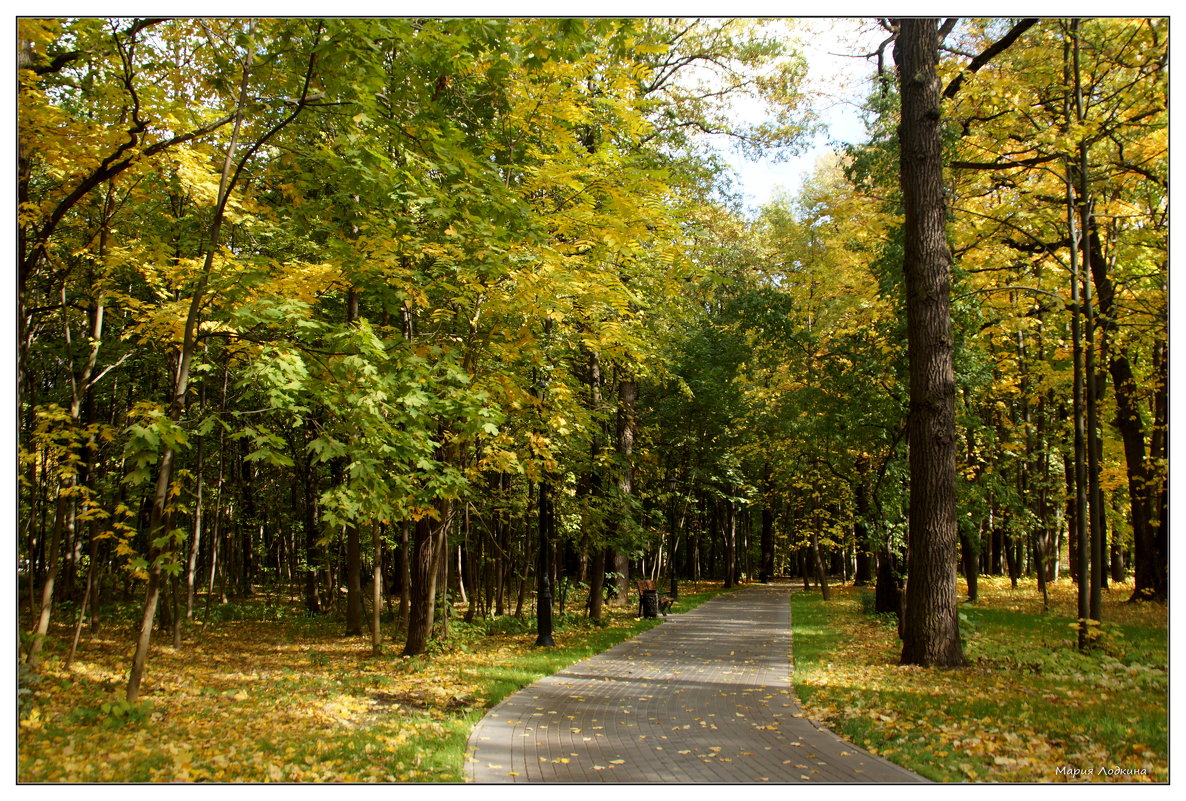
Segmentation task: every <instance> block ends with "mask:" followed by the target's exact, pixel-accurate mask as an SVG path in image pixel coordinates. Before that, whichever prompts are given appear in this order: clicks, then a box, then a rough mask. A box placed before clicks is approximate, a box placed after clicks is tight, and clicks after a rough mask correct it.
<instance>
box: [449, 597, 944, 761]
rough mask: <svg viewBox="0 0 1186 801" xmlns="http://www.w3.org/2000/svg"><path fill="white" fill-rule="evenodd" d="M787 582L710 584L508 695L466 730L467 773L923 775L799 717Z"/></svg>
mask: <svg viewBox="0 0 1186 801" xmlns="http://www.w3.org/2000/svg"><path fill="white" fill-rule="evenodd" d="M789 593H790V587H789V586H787V585H781V586H780V585H773V586H763V587H751V588H747V589H743V590H739V591H737V592H733V593H729V594H726V595H722V596H719V597H717V598H714V599H713V600H711V601H709V602H708V603H705V604H702V605H701V606H699V607H697V608H696V609H693V610H692V611H690V612H686V613H684V614H681V615H672V616H671V617H670V618H668V619H667V620H665V621H664V622H663V624H662V625H660V626H656V627H655V628H653V629H651V630H649V631H646V632H644V633H642V634H640V635H638V636H637V637H635V638H633V639H631V640H627V641H626V642H623V643H621V644H619V645H617V646H615V647H613V648H611V649H610V650H608V651H606V652H604V653H602V654H599V655H597V656H594V657H592V658H590V659H586V660H584V661H583V662H578V663H577V664H575V665H572V666H570V667H568V668H566V669H565V670H562V671H560V672H559V673H557V674H555V675H553V676H549V677H547V678H544V679H541V680H540V681H537V682H536V683H534V684H532V685H530V686H528V687H525V688H524V689H522V690H520V691H519V692H517V693H515V694H513V695H511V696H508V697H507V698H505V699H504V700H503V701H502V702H501V703H500V704H498V705H497V706H495V707H494V708H493V709H491V710H490V712H488V713H487V714H486V716H485V717H484V718H483V719H482V720H481V721H480V722H479V723H478V725H477V726H476V727H475V728H474V730H473V732H472V733H471V734H470V738H469V756H468V759H467V764H466V777H467V779H468V780H469V781H472V782H481V783H495V782H579V783H590V782H622V783H643V782H646V783H651V782H661V783H726V784H741V783H757V782H771V783H780V782H815V783H838V782H845V783H848V782H866V783H906V782H919V781H923V779H922V778H921V777H920V776H918V775H916V774H914V773H911V772H909V771H907V770H905V769H904V768H900V767H898V766H897V765H894V764H892V763H890V762H887V761H885V760H884V759H881V758H879V757H876V756H873V755H872V754H870V753H868V752H867V751H863V750H861V749H860V748H857V747H856V746H854V745H851V744H849V743H846V742H844V741H843V740H841V739H839V738H838V737H836V736H835V735H834V734H832V733H831V732H830V731H828V730H826V729H820V728H818V727H817V726H815V725H813V724H812V723H811V722H810V721H808V720H807V719H806V718H804V717H801V713H800V712H799V706H798V703H797V701H796V700H795V694H794V690H793V689H792V687H791V684H790V678H789V677H790V650H791V632H790V622H791V621H790V603H789V597H788V595H789Z"/></svg>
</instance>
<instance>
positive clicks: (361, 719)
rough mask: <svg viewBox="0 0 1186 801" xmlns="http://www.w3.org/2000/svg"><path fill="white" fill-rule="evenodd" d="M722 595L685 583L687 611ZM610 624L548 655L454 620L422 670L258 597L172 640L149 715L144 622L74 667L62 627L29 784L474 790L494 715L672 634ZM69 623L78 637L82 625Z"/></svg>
mask: <svg viewBox="0 0 1186 801" xmlns="http://www.w3.org/2000/svg"><path fill="white" fill-rule="evenodd" d="M717 587H719V585H718V584H715V583H714V584H711V585H710V584H708V583H703V584H700V585H696V586H694V585H692V584H691V583H690V582H689V583H685V584H684V585H683V587H682V589H681V600H680V601H679V602H678V603H677V604H676V607H675V610H674V611H677V612H678V611H685V610H687V609H690V608H692V607H693V606H695V605H697V604H698V603H701V602H703V601H704V600H707V599H708V598H710V597H713V596H714V595H716V594H719V589H716V588H717ZM199 608H200V607H199ZM570 608H572V605H570ZM606 611H607V614H606V615H605V619H604V621H603V625H600V626H599V625H596V624H593V623H591V622H589V621H588V620H587V619H586V618H585V617H584V616H583V615H580V614H575V613H572V612H567V613H560V614H557V615H556V619H555V622H556V634H555V639H556V642H557V647H555V648H547V649H541V648H537V647H535V646H534V641H535V634H534V633H533V632H534V621H533V620H532V619H530V618H529V619H527V620H518V619H516V618H513V617H509V616H503V617H498V618H494V619H492V620H489V621H485V622H483V623H481V624H479V623H477V622H475V623H474V624H470V625H467V624H465V623H464V622H463V621H461V620H459V619H452V620H450V621H449V636H448V638H447V640H444V641H443V642H439V643H436V644H434V647H433V649H432V651H431V652H430V653H428V654H424V655H421V656H416V657H401V656H400V655H399V654H400V651H401V647H402V642H394V641H392V640H391V639H390V635H388V637H387V639H386V641H385V643H384V654H383V655H382V656H378V657H375V656H372V655H371V646H370V635H369V632H368V633H367V634H366V635H364V636H355V637H346V636H343V635H342V621H341V619H340V618H338V617H335V616H333V615H326V616H318V617H308V616H306V615H305V614H304V613H303V610H302V608H301V606H300V604H299V603H298V602H297V601H295V600H291V599H282V598H277V597H276V596H274V595H270V594H259V595H257V596H255V597H254V598H253V599H251V600H250V601H246V602H238V603H231V604H226V605H214V606H213V607H212V614H211V618H212V619H211V620H210V621H208V622H207V623H206V624H205V625H194V626H192V627H190V628H188V630H187V632H186V636H185V640H184V642H183V644H182V646H181V647H179V648H174V647H172V645H170V644H167V643H168V642H169V638H168V635H167V634H160V633H158V634H157V636H156V638H155V642H154V645H153V649H152V652H151V654H150V657H149V663H148V671H147V674H146V677H145V681H144V686H143V690H142V698H141V701H140V702H139V703H136V704H129V703H127V702H126V701H125V700H124V691H125V687H126V683H127V672H128V668H129V666H130V661H131V660H130V656H131V652H132V648H133V644H134V626H133V623H132V621H133V620H134V619H135V614H134V613H135V610H134V608H132V607H131V606H130V605H129V606H128V608H127V609H124V610H120V611H118V612H117V611H116V610H110V612H109V614H108V615H107V616H106V617H105V618H104V619H105V620H106V621H109V622H107V623H105V625H104V626H102V627H101V629H100V631H99V632H98V633H97V634H96V635H94V636H89V637H88V636H87V635H86V633H85V630H84V634H83V638H82V641H81V643H80V645H79V650H78V653H77V655H76V656H75V659H74V661H73V662H72V664H70V665H68V666H67V665H66V664H65V660H64V656H65V652H66V651H68V649H69V643H70V640H71V637H72V633H73V631H72V626H71V625H70V624H69V623H68V622H61V623H59V624H58V625H56V626H54V627H53V628H52V629H51V638H50V640H49V641H48V642H47V645H46V652H45V653H46V658H45V660H44V661H43V662H42V664H41V665H40V666H39V668H38V669H37V671H36V672H35V673H33V674H25V673H24V668H23V666H22V676H21V680H20V713H19V717H20V723H19V733H18V749H17V759H18V762H17V780H18V781H19V782H22V783H24V782H34V783H40V782H46V783H50V782H88V783H89V782H120V783H127V782H203V781H205V782H301V783H307V782H457V781H461V780H462V769H463V764H464V758H465V745H466V739H467V737H468V735H469V732H470V730H471V729H472V728H473V726H474V724H475V723H476V722H477V721H478V719H480V718H481V717H482V715H483V714H484V713H485V712H486V710H487V709H489V708H490V707H491V706H493V705H494V704H496V703H498V701H500V700H501V699H502V698H503V697H505V696H506V695H508V694H510V693H511V692H514V691H515V690H517V689H519V688H521V687H524V686H526V685H528V684H530V683H531V682H533V681H535V680H536V679H538V678H541V677H543V676H546V675H550V674H552V673H554V672H556V671H557V670H559V669H561V668H563V667H565V666H567V665H569V664H572V663H573V662H576V661H579V660H580V659H584V658H586V657H588V656H591V655H593V654H595V653H600V652H601V651H604V650H605V649H607V648H609V647H610V646H612V645H614V644H616V643H618V642H620V641H622V640H624V639H627V638H628V637H631V636H633V635H634V634H636V633H638V632H640V631H643V630H645V629H647V628H650V627H652V626H654V625H657V624H658V623H659V622H660V621H659V620H639V619H637V618H636V617H635V614H637V605H636V597H635V595H634V594H633V593H632V594H631V602H630V603H627V604H626V605H623V606H616V607H607V610H606ZM57 613H58V618H59V620H61V621H69V620H70V618H71V614H72V610H71V609H70V607H69V604H62V605H61V607H60V608H59V609H58V610H57ZM199 617H200V615H199ZM116 621H120V622H118V623H117V622H116ZM24 622H25V621H23V620H22V623H24ZM22 630H27V626H22Z"/></svg>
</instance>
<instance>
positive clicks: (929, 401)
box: [894, 19, 964, 666]
mask: <svg viewBox="0 0 1186 801" xmlns="http://www.w3.org/2000/svg"><path fill="white" fill-rule="evenodd" d="M898 27H899V31H898V37H897V41H896V43H895V44H894V61H895V62H896V64H897V66H898V74H899V78H900V84H901V98H902V99H901V102H902V119H901V125H900V128H899V139H900V143H901V183H902V197H903V203H904V207H905V238H906V245H905V258H904V260H903V271H904V273H905V285H906V325H907V343H908V352H909V361H910V433H909V438H910V439H909V441H910V531H909V538H908V539H909V554H908V570H907V581H906V609H905V615H904V619H903V627H902V635H903V637H902V640H903V642H902V663H903V664H917V665H936V666H955V665H962V664H963V661H964V658H963V648H962V645H961V642H960V634H959V616H958V611H957V604H958V597H957V594H956V558H957V554H956V541H957V532H956V519H955V377H954V368H953V362H952V360H953V339H952V332H951V252H950V250H949V249H948V246H947V225H946V213H947V209H946V202H945V199H944V194H943V145H942V136H941V133H942V132H941V129H940V85H939V78H938V75H937V72H936V69H937V65H938V60H939V40H938V27H937V24H936V20H934V19H903V20H900V21H899V23H898Z"/></svg>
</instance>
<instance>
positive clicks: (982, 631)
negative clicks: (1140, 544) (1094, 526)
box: [792, 579, 1169, 782]
mask: <svg viewBox="0 0 1186 801" xmlns="http://www.w3.org/2000/svg"><path fill="white" fill-rule="evenodd" d="M981 582H982V588H981V601H980V602H979V603H978V604H976V605H969V604H964V605H962V606H961V631H962V634H963V637H964V653H965V657H966V658H967V661H968V665H967V666H966V667H963V668H957V669H924V668H919V667H901V666H898V665H897V659H898V650H899V648H900V641H899V640H898V638H897V629H896V624H895V622H894V619H893V617H892V616H890V617H885V616H874V615H870V614H867V613H866V612H864V611H862V607H863V603H862V594H863V593H866V592H868V590H864V589H859V588H853V587H847V588H838V590H839V591H838V592H837V593H836V594H835V596H834V597H833V600H832V601H831V602H829V603H827V604H825V603H824V602H823V601H822V600H821V599H820V598H819V596H818V595H816V594H814V593H796V594H795V595H794V597H793V600H792V619H793V621H794V659H795V673H794V681H795V687H796V690H797V692H798V694H799V697H800V699H801V700H802V701H803V704H804V707H805V710H806V711H807V713H808V715H809V716H810V717H812V718H814V719H816V720H819V721H821V722H823V723H824V724H825V725H827V726H829V727H830V728H831V729H833V730H834V731H836V732H837V734H839V735H841V736H842V737H845V738H847V739H850V740H851V741H853V742H854V743H856V744H857V745H860V746H862V747H865V748H868V749H869V750H871V751H874V752H875V753H879V754H882V755H883V756H886V757H887V758H889V759H891V760H892V761H894V762H897V763H899V764H902V765H904V766H906V767H908V768H910V769H912V770H915V771H916V772H918V773H920V774H922V775H923V776H926V777H927V778H931V779H934V780H937V781H1007V782H1017V781H1021V782H1054V781H1067V780H1071V779H1072V776H1071V775H1068V773H1067V771H1068V770H1070V769H1079V770H1084V771H1086V770H1091V771H1092V773H1091V775H1083V774H1080V775H1079V776H1078V779H1077V780H1079V781H1082V780H1084V779H1090V780H1095V781H1113V782H1115V781H1124V782H1132V781H1166V780H1167V778H1168V754H1169V750H1168V722H1169V720H1168V714H1167V709H1168V707H1167V695H1168V670H1167V667H1168V658H1167V645H1168V642H1167V641H1168V637H1167V627H1166V618H1165V607H1164V606H1156V605H1144V604H1143V605H1135V606H1134V605H1128V604H1125V603H1124V599H1126V598H1127V596H1128V593H1127V592H1126V591H1125V590H1124V588H1123V587H1120V588H1115V589H1114V590H1113V592H1112V593H1111V594H1110V595H1109V598H1108V602H1107V603H1106V604H1105V611H1104V619H1105V621H1113V622H1106V623H1105V625H1104V626H1103V632H1104V633H1103V636H1102V638H1101V640H1100V642H1099V644H1098V645H1097V647H1096V648H1095V649H1094V650H1093V651H1091V652H1090V653H1088V654H1083V653H1080V652H1079V651H1078V650H1077V649H1076V648H1075V647H1074V645H1075V628H1074V622H1075V621H1074V618H1073V617H1072V616H1071V614H1072V613H1073V609H1074V606H1073V597H1072V594H1073V586H1072V585H1069V583H1067V582H1063V583H1061V584H1060V585H1056V587H1055V588H1054V591H1055V601H1054V604H1053V606H1052V609H1051V610H1050V611H1043V610H1042V608H1041V602H1040V596H1038V595H1037V592H1036V588H1034V587H1029V586H1023V587H1021V588H1019V589H1018V590H1016V591H1014V590H1012V589H1010V588H1009V585H1008V582H1007V581H1006V582H1002V581H997V580H994V579H981ZM1100 768H1107V769H1114V768H1119V769H1120V771H1121V772H1120V773H1119V774H1112V775H1108V774H1107V773H1106V772H1101V771H1100Z"/></svg>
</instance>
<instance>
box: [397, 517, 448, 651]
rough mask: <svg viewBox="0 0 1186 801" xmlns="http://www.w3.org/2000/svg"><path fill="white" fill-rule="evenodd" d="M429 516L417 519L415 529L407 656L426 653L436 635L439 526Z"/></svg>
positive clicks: (413, 530)
mask: <svg viewBox="0 0 1186 801" xmlns="http://www.w3.org/2000/svg"><path fill="white" fill-rule="evenodd" d="M437 525H444V523H443V522H442V523H437V522H436V521H434V520H433V519H432V518H431V517H429V516H427V515H426V516H424V517H422V518H420V519H419V520H417V521H416V525H415V526H414V527H413V529H412V559H411V563H412V565H411V567H412V571H411V572H412V576H411V586H410V588H409V589H410V598H409V600H410V602H411V603H410V609H409V612H408V633H407V638H406V639H405V640H404V651H403V655H404V656H415V655H417V654H422V653H424V649H425V647H427V645H428V640H429V637H431V635H432V625H433V619H434V616H435V611H436V610H435V606H436V584H437V569H436V567H437V564H436V539H437V537H436V527H437Z"/></svg>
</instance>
